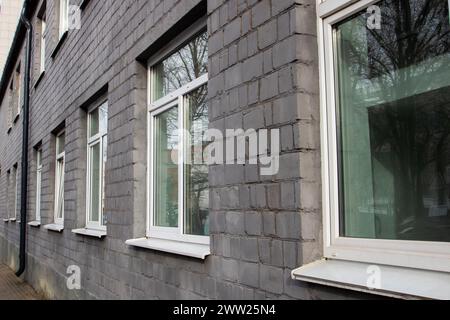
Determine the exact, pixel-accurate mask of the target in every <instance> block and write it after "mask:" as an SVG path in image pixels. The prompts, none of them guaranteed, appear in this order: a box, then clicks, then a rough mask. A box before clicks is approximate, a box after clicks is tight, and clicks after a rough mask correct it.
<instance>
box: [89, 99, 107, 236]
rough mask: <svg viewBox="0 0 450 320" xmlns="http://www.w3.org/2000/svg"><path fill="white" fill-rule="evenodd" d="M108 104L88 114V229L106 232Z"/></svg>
mask: <svg viewBox="0 0 450 320" xmlns="http://www.w3.org/2000/svg"><path fill="white" fill-rule="evenodd" d="M107 132H108V104H107V102H105V103H103V104H102V105H101V106H100V107H96V108H95V109H94V110H92V111H90V112H89V114H88V142H87V195H86V200H87V220H86V221H87V225H86V226H87V228H89V229H100V230H105V229H106V227H105V218H104V186H105V166H106V159H107V144H108V141H107Z"/></svg>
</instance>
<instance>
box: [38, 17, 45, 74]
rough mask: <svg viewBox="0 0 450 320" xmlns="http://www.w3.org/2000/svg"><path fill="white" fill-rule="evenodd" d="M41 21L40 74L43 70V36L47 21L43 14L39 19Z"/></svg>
mask: <svg viewBox="0 0 450 320" xmlns="http://www.w3.org/2000/svg"><path fill="white" fill-rule="evenodd" d="M40 21H41V35H40V36H41V37H40V41H41V43H40V46H41V47H40V55H41V56H40V57H39V60H40V65H39V71H40V74H42V73H43V72H44V71H45V42H46V41H45V38H46V36H47V34H46V29H47V23H46V21H45V15H44V16H43V17H42V18H41V19H40Z"/></svg>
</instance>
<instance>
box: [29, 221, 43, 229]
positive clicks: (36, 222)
mask: <svg viewBox="0 0 450 320" xmlns="http://www.w3.org/2000/svg"><path fill="white" fill-rule="evenodd" d="M28 225H29V226H30V227H33V228H39V227H40V226H41V222H40V221H31V222H28Z"/></svg>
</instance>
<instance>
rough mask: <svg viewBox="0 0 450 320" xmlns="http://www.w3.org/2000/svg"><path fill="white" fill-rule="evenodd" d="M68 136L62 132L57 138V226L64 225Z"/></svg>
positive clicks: (55, 210) (55, 212) (55, 211)
mask: <svg viewBox="0 0 450 320" xmlns="http://www.w3.org/2000/svg"><path fill="white" fill-rule="evenodd" d="M65 144H66V134H65V131H64V130H63V131H61V132H60V133H58V134H57V136H56V166H55V209H54V219H55V224H56V225H59V226H63V225H64V173H65V151H64V148H65Z"/></svg>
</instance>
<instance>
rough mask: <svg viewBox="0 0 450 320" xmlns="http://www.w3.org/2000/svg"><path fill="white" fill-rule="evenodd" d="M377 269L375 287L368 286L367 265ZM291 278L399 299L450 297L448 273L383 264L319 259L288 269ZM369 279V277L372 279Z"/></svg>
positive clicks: (449, 275)
mask: <svg viewBox="0 0 450 320" xmlns="http://www.w3.org/2000/svg"><path fill="white" fill-rule="evenodd" d="M371 266H376V267H378V268H379V269H378V270H379V280H380V281H379V286H377V288H374V289H370V288H369V287H368V284H370V283H371V282H370V281H368V280H370V277H371V276H373V273H372V271H371V272H369V271H370V269H369V267H371ZM292 278H293V279H295V280H300V281H305V282H311V283H317V284H321V285H326V286H333V287H338V288H344V289H349V290H356V291H360V292H368V293H371V294H378V295H383V296H388V297H394V298H401V299H444V300H448V299H450V273H446V272H437V271H430V270H420V269H411V268H404V267H395V266H387V265H375V264H370V263H362V262H354V261H344V260H320V261H316V262H313V263H311V264H307V265H305V266H303V267H300V268H298V269H295V270H293V271H292ZM372 279H373V278H372Z"/></svg>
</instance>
